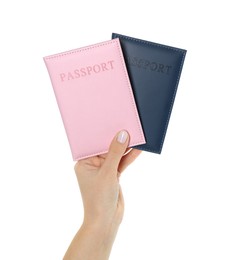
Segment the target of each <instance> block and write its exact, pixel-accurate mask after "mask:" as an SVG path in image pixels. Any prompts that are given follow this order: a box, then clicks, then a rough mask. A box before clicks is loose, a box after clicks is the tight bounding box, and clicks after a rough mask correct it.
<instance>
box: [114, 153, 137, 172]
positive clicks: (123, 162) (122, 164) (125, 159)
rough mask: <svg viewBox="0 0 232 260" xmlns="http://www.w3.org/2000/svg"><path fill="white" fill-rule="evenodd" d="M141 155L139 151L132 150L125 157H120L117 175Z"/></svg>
mask: <svg viewBox="0 0 232 260" xmlns="http://www.w3.org/2000/svg"><path fill="white" fill-rule="evenodd" d="M141 153H142V151H141V150H138V149H132V150H131V151H130V152H129V153H128V154H127V155H125V156H124V157H122V159H121V161H120V164H119V167H118V171H119V173H122V172H123V171H124V170H125V169H126V168H127V166H129V165H130V164H131V163H132V162H134V161H135V159H136V158H138V156H139V155H140V154H141Z"/></svg>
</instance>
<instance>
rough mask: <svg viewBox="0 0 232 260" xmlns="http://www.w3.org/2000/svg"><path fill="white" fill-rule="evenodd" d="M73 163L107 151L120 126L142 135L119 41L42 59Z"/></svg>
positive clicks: (139, 138) (134, 139)
mask: <svg viewBox="0 0 232 260" xmlns="http://www.w3.org/2000/svg"><path fill="white" fill-rule="evenodd" d="M44 62H45V64H46V66H47V69H48V73H49V75H50V79H51V83H52V86H53V90H54V93H55V97H56V100H57V104H58V107H59V110H60V114H61V117H62V121H63V124H64V127H65V131H66V134H67V137H68V141H69V145H70V149H71V152H72V157H73V160H74V161H77V160H80V159H83V158H88V157H91V156H94V155H100V154H103V153H106V152H108V148H109V145H110V143H111V141H112V139H113V137H114V136H115V134H116V133H117V132H118V131H120V130H123V129H124V130H127V131H128V132H129V134H130V142H129V147H131V146H134V145H138V144H144V143H145V138H144V134H143V129H142V126H141V122H140V118H139V115H138V111H137V107H136V103H135V100H134V96H133V92H132V88H131V85H130V81H129V78H128V74H127V70H126V66H125V63H124V59H123V54H122V50H121V46H120V43H119V39H114V40H110V41H106V42H102V43H99V44H94V45H91V46H87V47H84V48H79V49H75V50H71V51H67V52H63V53H59V54H55V55H51V56H47V57H44Z"/></svg>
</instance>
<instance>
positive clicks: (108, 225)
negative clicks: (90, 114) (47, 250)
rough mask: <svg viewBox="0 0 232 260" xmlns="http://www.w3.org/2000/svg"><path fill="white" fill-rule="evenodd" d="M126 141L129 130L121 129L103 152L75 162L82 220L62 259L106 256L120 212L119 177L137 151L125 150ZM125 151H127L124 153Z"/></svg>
mask: <svg viewBox="0 0 232 260" xmlns="http://www.w3.org/2000/svg"><path fill="white" fill-rule="evenodd" d="M128 143H129V134H128V133H127V132H126V131H121V132H119V133H118V134H117V135H116V136H115V137H114V139H113V140H112V142H111V144H110V147H109V151H108V153H107V154H104V155H99V156H94V157H91V158H87V159H83V160H80V161H78V162H77V163H76V164H75V167H74V168H75V172H76V176H77V179H78V183H79V187H80V191H81V195H82V200H83V206H84V221H83V225H82V227H81V228H80V230H79V232H78V233H77V235H76V236H75V238H74V239H73V241H72V243H71V245H70V247H69V249H68V251H67V252H66V255H65V258H64V259H65V260H69V259H76V260H79V259H86V260H87V259H94V260H98V259H99V260H103V259H108V257H109V254H110V251H111V247H112V245H113V242H114V239H115V236H116V233H117V230H118V227H119V225H120V223H121V221H122V218H123V212H124V201H123V195H122V190H121V187H120V184H119V177H120V175H121V173H122V172H123V171H124V170H125V169H126V167H127V166H128V165H129V164H131V163H132V162H133V161H134V160H135V159H136V158H137V157H138V156H139V154H140V153H141V151H139V150H137V149H131V150H130V151H129V149H128V148H127V147H128ZM125 152H128V153H127V154H126V155H124V153H125ZM123 155H124V156H123Z"/></svg>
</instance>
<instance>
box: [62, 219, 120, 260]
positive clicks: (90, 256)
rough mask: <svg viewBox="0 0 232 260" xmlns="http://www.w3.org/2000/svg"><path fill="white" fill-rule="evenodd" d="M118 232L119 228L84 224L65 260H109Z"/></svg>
mask: <svg viewBox="0 0 232 260" xmlns="http://www.w3.org/2000/svg"><path fill="white" fill-rule="evenodd" d="M117 230H118V227H117V226H116V227H115V226H108V227H106V226H101V225H98V224H95V225H91V226H90V225H86V224H83V225H82V226H81V228H80V229H79V231H78V232H77V234H76V235H75V237H74V238H73V240H72V242H71V244H70V246H69V248H68V250H67V252H66V254H65V256H64V258H63V260H83V259H85V260H108V259H109V255H110V252H111V249H112V246H113V243H114V240H115V236H116V234H117Z"/></svg>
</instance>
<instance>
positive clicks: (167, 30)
mask: <svg viewBox="0 0 232 260" xmlns="http://www.w3.org/2000/svg"><path fill="white" fill-rule="evenodd" d="M229 2H230V1H224V0H221V1H203V0H201V1H180V0H177V1H171V0H165V1H146V0H143V1H137V2H136V1H119V0H118V1H114V2H113V1H112V2H111V1H101V0H100V1H57V0H56V1H53V0H52V1H26V0H21V1H5V3H3V1H2V2H1V4H0V33H1V36H0V259H3V260H8V259H10V260H11V259H24V260H32V259H33V260H37V259H38V260H42V259H43V260H53V259H54V260H55V259H62V257H63V255H64V253H65V251H66V249H67V247H68V245H69V243H70V241H71V239H72V238H73V236H74V234H75V233H76V231H77V229H78V227H79V226H80V224H81V222H82V217H83V212H82V201H81V198H80V194H79V190H78V185H77V181H76V177H75V174H74V170H73V166H74V162H73V161H72V158H71V153H70V149H69V145H68V141H67V138H66V135H65V131H64V128H63V124H62V120H61V117H60V114H59V111H58V107H57V104H56V101H55V97H54V94H53V90H52V86H51V83H50V79H49V77H48V73H47V70H46V67H45V65H44V62H43V60H42V57H43V56H46V55H50V54H54V53H58V52H62V51H66V50H70V49H75V48H78V47H82V46H85V45H90V44H93V43H98V42H101V41H105V40H109V39H110V38H111V33H112V32H117V33H121V34H125V35H129V36H132V37H137V38H141V39H145V40H150V41H154V42H158V43H163V44H167V45H171V46H175V47H180V48H184V49H187V50H188V53H187V56H186V60H185V64H184V69H183V72H182V77H181V80H180V84H179V89H178V92H177V96H176V101H175V105H174V108H173V113H172V117H171V120H170V124H169V128H168V132H167V136H166V140H165V143H164V147H163V152H162V155H156V154H152V153H148V152H143V153H142V155H141V156H140V157H139V158H138V159H137V161H136V162H135V163H134V164H133V165H131V166H130V167H129V168H128V170H127V171H126V172H125V173H124V174H123V176H122V178H121V185H122V188H123V192H124V197H125V203H126V211H125V216H124V221H123V223H122V225H121V227H120V230H119V233H118V236H117V239H116V242H115V244H114V248H113V250H112V254H111V259H112V260H118V259H122V260H124V259H125V260H127V259H135V260H140V259H152V260H153V259H154V260H155V259H159V260H170V259H178V260H186V259H187V260H190V259H194V260H195V259H198V260H201V259H202V260H205V259H210V260H214V259H220V260H221V259H223V260H227V259H230V260H231V259H232V188H231V186H232V166H231V160H232V158H231V149H232V138H231V136H232V124H231V112H232V101H231V100H232V94H231V93H232V92H231V87H232V80H231V75H232V73H231V68H232V61H231V60H232V59H231V58H232V52H231V48H232V41H231V39H230V38H229V36H231V24H232V18H231V17H232V15H231V9H230V7H229ZM96 138H97V137H96Z"/></svg>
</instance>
